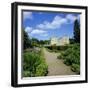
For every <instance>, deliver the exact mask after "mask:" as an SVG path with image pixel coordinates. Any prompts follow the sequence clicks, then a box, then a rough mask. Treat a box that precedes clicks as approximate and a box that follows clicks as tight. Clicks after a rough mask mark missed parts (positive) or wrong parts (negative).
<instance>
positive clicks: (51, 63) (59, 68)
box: [44, 48, 75, 76]
mask: <svg viewBox="0 0 90 90" xmlns="http://www.w3.org/2000/svg"><path fill="white" fill-rule="evenodd" d="M58 55H59V53H54V52H48V51H47V50H46V49H45V48H44V56H45V59H46V62H47V64H48V75H47V76H53V75H75V72H73V71H71V69H70V67H69V66H66V65H65V64H64V63H63V61H62V60H58V59H57V56H58Z"/></svg>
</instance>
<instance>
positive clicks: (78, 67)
mask: <svg viewBox="0 0 90 90" xmlns="http://www.w3.org/2000/svg"><path fill="white" fill-rule="evenodd" d="M71 70H72V71H74V72H76V73H77V74H80V65H78V64H72V66H71Z"/></svg>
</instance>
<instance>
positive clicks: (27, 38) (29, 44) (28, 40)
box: [23, 30, 31, 49]
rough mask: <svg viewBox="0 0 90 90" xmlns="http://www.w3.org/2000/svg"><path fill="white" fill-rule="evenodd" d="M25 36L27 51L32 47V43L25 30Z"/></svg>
mask: <svg viewBox="0 0 90 90" xmlns="http://www.w3.org/2000/svg"><path fill="white" fill-rule="evenodd" d="M23 35H24V49H26V48H29V47H30V46H31V43H30V39H29V37H28V34H27V32H25V31H24V30H23Z"/></svg>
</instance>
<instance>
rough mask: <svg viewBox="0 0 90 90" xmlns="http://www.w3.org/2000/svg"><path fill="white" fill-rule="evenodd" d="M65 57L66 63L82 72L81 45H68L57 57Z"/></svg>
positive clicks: (74, 69) (76, 70)
mask: <svg viewBox="0 0 90 90" xmlns="http://www.w3.org/2000/svg"><path fill="white" fill-rule="evenodd" d="M57 58H59V59H63V60H64V63H65V64H66V65H70V66H71V67H72V70H73V71H75V72H80V45H79V44H73V45H70V46H69V47H68V49H66V50H65V51H63V52H61V53H60V55H59V56H58V57H57Z"/></svg>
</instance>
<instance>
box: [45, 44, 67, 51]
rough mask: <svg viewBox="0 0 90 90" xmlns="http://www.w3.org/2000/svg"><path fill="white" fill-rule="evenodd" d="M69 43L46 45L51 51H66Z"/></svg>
mask: <svg viewBox="0 0 90 90" xmlns="http://www.w3.org/2000/svg"><path fill="white" fill-rule="evenodd" d="M68 47H69V46H68V45H65V46H55V45H54V46H46V48H47V49H48V50H49V51H50V52H59V51H64V50H66V49H68Z"/></svg>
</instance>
